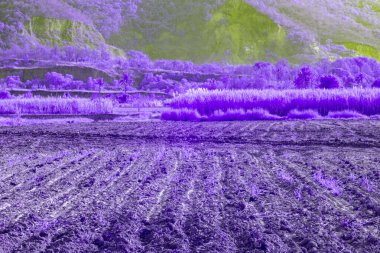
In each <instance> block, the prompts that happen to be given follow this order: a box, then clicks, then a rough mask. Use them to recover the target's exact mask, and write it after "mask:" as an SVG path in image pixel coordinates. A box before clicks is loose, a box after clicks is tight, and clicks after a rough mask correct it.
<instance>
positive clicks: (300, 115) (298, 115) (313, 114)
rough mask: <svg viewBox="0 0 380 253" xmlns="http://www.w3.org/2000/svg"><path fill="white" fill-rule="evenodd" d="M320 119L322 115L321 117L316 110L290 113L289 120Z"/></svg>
mask: <svg viewBox="0 0 380 253" xmlns="http://www.w3.org/2000/svg"><path fill="white" fill-rule="evenodd" d="M320 117H321V115H319V113H318V112H317V111H315V110H304V111H299V110H291V111H290V112H289V113H288V119H301V120H306V119H318V118H320Z"/></svg>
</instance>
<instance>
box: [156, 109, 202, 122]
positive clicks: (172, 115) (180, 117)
mask: <svg viewBox="0 0 380 253" xmlns="http://www.w3.org/2000/svg"><path fill="white" fill-rule="evenodd" d="M161 119H162V120H174V121H200V120H201V116H200V115H199V113H198V112H197V111H196V110H189V109H181V110H173V111H166V112H163V113H162V114H161Z"/></svg>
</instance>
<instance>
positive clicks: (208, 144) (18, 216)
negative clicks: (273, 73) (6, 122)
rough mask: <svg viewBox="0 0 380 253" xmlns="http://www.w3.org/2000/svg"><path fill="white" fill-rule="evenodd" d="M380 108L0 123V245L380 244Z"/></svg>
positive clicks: (297, 248) (117, 248)
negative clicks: (236, 117)
mask: <svg viewBox="0 0 380 253" xmlns="http://www.w3.org/2000/svg"><path fill="white" fill-rule="evenodd" d="M379 151H380V121H370V120H363V121H355V120H353V121H347V120H341V121H289V122H286V121H278V122H213V123H189V122H131V123H89V124H77V125H75V124H74V125H41V126H40V125H37V126H36V125H34V126H20V127H1V128H0V172H1V173H0V252H51V253H52V252H172V253H174V252H177V253H180V252H181V253H182V252H347V253H348V252H360V253H362V252H371V253H372V252H380V249H379V245H380V232H379V227H380V156H379V154H380V152H379Z"/></svg>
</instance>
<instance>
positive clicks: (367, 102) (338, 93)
mask: <svg viewBox="0 0 380 253" xmlns="http://www.w3.org/2000/svg"><path fill="white" fill-rule="evenodd" d="M167 104H168V105H169V106H170V107H172V108H173V109H185V108H186V109H193V110H197V111H198V112H199V113H200V114H201V115H206V116H209V115H212V114H213V113H214V112H216V111H219V110H222V111H223V112H226V111H227V110H239V109H244V110H252V109H254V108H258V109H263V110H267V111H268V112H269V113H270V114H272V115H277V116H282V117H284V116H287V115H288V114H289V113H290V112H291V111H292V110H298V111H305V110H314V111H316V112H318V114H320V115H321V116H326V115H327V114H328V113H329V112H337V111H345V110H351V111H356V112H357V113H361V114H364V115H367V116H370V115H376V114H379V113H380V91H379V90H377V89H332V90H330V89H326V90H313V89H305V90H283V91H281V90H214V91H210V90H205V89H198V90H191V91H189V92H187V93H186V94H183V95H180V96H177V97H175V98H173V99H171V100H170V101H169V102H168V103H167ZM296 114H297V113H295V112H293V113H291V116H294V117H296ZM298 114H299V113H298ZM309 114H310V113H309ZM304 116H307V115H304Z"/></svg>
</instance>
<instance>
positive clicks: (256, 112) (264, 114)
mask: <svg viewBox="0 0 380 253" xmlns="http://www.w3.org/2000/svg"><path fill="white" fill-rule="evenodd" d="M279 119H281V117H279V116H276V115H272V114H270V113H269V112H268V111H266V110H263V109H252V110H247V111H245V110H244V109H228V110H227V111H226V112H224V111H222V110H218V111H215V112H214V113H213V114H211V115H209V116H208V117H207V120H209V121H234V120H238V121H245V120H279Z"/></svg>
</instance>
